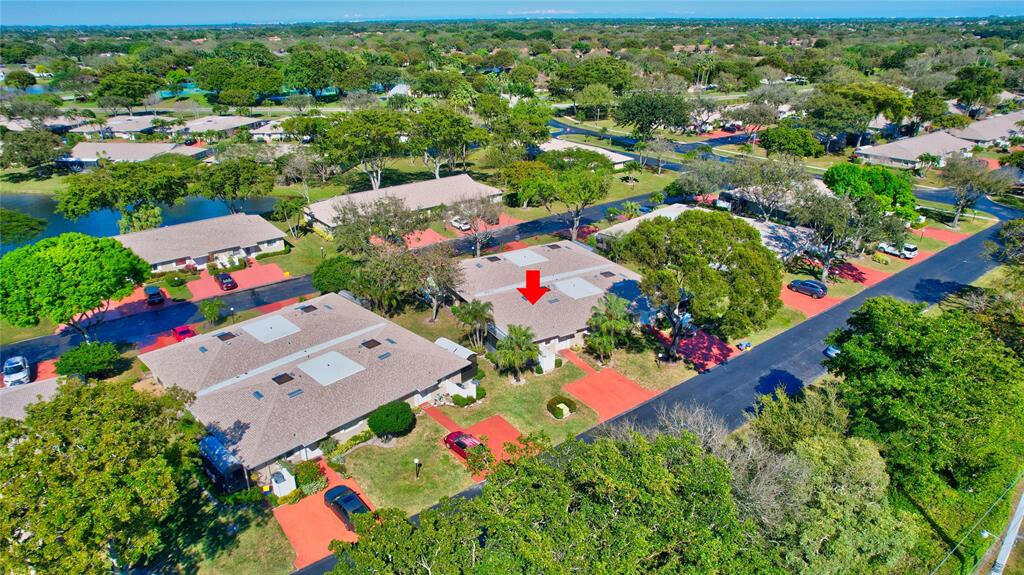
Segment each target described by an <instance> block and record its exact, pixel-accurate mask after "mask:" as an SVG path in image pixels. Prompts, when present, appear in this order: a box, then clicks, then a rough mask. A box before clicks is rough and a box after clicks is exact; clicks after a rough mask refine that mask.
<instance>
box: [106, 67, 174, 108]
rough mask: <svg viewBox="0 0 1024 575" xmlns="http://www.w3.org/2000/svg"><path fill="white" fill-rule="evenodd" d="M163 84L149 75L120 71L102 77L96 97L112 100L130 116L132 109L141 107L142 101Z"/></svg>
mask: <svg viewBox="0 0 1024 575" xmlns="http://www.w3.org/2000/svg"><path fill="white" fill-rule="evenodd" d="M161 85H163V82H162V81H161V80H160V78H157V77H156V76H153V75H151V74H139V73H137V72H129V71H121V72H114V73H112V74H108V75H106V76H103V78H102V79H101V80H100V85H99V88H98V89H97V90H96V95H97V96H98V97H99V98H112V99H114V100H116V101H118V102H120V104H121V105H122V106H124V107H125V108H126V109H127V110H128V113H129V114H131V112H132V108H133V107H135V106H138V105H141V104H142V102H143V100H145V98H146V97H147V96H149V95H151V94H152V93H153V92H154V91H155V90H157V89H158V88H160V86H161Z"/></svg>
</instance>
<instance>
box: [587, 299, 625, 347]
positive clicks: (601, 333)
mask: <svg viewBox="0 0 1024 575" xmlns="http://www.w3.org/2000/svg"><path fill="white" fill-rule="evenodd" d="M591 312H592V314H593V315H591V316H590V320H589V321H588V322H587V326H588V327H590V331H591V334H592V336H591V337H590V338H588V340H587V345H588V346H589V347H590V348H591V351H593V352H595V353H596V354H597V355H598V356H599V359H600V360H601V362H602V363H604V356H605V355H610V354H611V351H612V350H613V349H614V348H615V347H616V346H617V345H618V344H620V343H622V342H624V341H625V340H626V339H627V338H628V337H629V336H630V335H631V334H632V333H633V327H634V323H633V316H632V314H630V313H629V302H628V301H627V300H625V299H623V298H621V297H619V296H617V295H614V294H606V295H605V296H604V298H603V299H602V300H601V303H600V305H596V306H594V307H593V308H591Z"/></svg>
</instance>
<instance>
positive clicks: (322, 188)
mask: <svg viewBox="0 0 1024 575" xmlns="http://www.w3.org/2000/svg"><path fill="white" fill-rule="evenodd" d="M446 175H448V172H446V171H445V170H444V169H443V168H442V170H441V176H442V177H444V176H446ZM433 177H434V172H433V170H432V169H431V168H430V167H429V166H424V165H423V162H422V161H421V160H419V159H418V158H399V159H396V160H395V161H393V162H391V163H390V164H389V165H388V167H387V168H386V169H385V170H384V172H383V174H382V175H381V187H387V186H397V185H399V184H406V183H409V182H418V181H422V180H429V179H432V178H433ZM370 189H372V186H371V185H370V179H369V178H368V177H367V176H366V174H364V173H363V172H361V171H360V170H358V169H352V170H349V171H347V172H345V173H344V174H338V175H336V176H334V177H332V178H331V179H330V180H329V181H328V182H327V183H325V184H320V183H319V182H310V185H309V199H310V201H313V202H318V201H320V200H325V199H327V198H333V197H334V196H339V195H341V194H348V193H352V192H365V191H367V190H370ZM271 195H273V196H278V197H287V196H298V197H304V195H305V188H303V187H302V185H301V184H292V185H290V186H274V191H273V192H271Z"/></svg>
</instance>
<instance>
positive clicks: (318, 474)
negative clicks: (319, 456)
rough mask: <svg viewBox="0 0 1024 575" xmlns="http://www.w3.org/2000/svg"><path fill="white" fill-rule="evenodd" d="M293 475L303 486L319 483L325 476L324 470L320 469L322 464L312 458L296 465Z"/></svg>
mask: <svg viewBox="0 0 1024 575" xmlns="http://www.w3.org/2000/svg"><path fill="white" fill-rule="evenodd" d="M292 475H294V476H295V484H296V485H298V486H299V487H300V488H302V487H304V486H306V485H312V484H316V483H318V482H319V481H320V479H322V478H323V477H324V472H323V471H321V470H320V465H319V464H318V463H317V462H316V461H315V460H312V459H310V460H307V461H303V462H302V463H299V464H298V465H296V466H295V467H294V469H293V470H292Z"/></svg>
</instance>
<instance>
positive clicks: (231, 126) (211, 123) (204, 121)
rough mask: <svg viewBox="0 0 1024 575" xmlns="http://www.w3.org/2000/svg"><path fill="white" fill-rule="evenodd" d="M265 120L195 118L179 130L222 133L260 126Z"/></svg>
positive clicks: (224, 117) (231, 117)
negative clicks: (244, 127) (255, 125)
mask: <svg viewBox="0 0 1024 575" xmlns="http://www.w3.org/2000/svg"><path fill="white" fill-rule="evenodd" d="M265 121H266V120H263V119H260V118H249V117H246V116H203V117H202V118H196V119H195V120H189V121H188V122H185V125H184V126H182V127H181V128H179V129H181V130H184V131H187V132H191V133H196V134H201V133H203V132H223V131H226V130H235V129H238V128H241V127H243V126H252V125H253V124H260V123H262V122H265Z"/></svg>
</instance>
